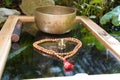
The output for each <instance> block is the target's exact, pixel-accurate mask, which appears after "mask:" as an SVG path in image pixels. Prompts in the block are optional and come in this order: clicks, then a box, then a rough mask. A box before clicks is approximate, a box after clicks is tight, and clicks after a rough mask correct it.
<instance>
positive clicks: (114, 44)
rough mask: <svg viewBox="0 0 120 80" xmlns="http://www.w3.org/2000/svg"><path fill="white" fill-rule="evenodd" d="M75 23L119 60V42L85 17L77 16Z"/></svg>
mask: <svg viewBox="0 0 120 80" xmlns="http://www.w3.org/2000/svg"><path fill="white" fill-rule="evenodd" d="M76 21H77V22H81V23H82V24H83V25H84V26H85V27H86V28H87V29H88V30H89V31H90V32H91V33H92V34H93V35H94V36H95V37H96V38H97V39H98V40H99V41H100V42H101V43H102V44H103V45H104V46H105V47H106V48H108V49H109V50H111V51H112V52H113V53H112V54H113V55H114V56H116V57H117V58H119V59H120V42H119V41H118V40H117V39H115V38H114V37H112V36H111V35H110V34H108V33H107V32H106V31H105V30H104V29H102V28H101V27H100V26H99V25H97V24H96V23H95V22H93V21H92V20H91V19H89V18H88V17H86V16H77V17H76Z"/></svg>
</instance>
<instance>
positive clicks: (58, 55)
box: [33, 38, 82, 60]
mask: <svg viewBox="0 0 120 80" xmlns="http://www.w3.org/2000/svg"><path fill="white" fill-rule="evenodd" d="M60 39H64V40H66V41H71V42H74V43H77V45H76V46H75V47H74V49H73V50H72V51H70V52H67V53H57V52H55V51H54V50H48V49H45V48H43V47H42V46H39V45H38V44H40V43H44V42H49V41H51V42H57V41H58V40H60ZM81 46H82V42H81V41H80V40H78V39H76V38H55V39H42V40H39V41H36V42H34V43H33V47H34V48H35V50H37V51H38V52H43V53H45V54H48V55H50V56H54V57H56V58H59V59H60V60H65V59H67V58H70V57H72V56H74V55H75V54H76V53H77V51H78V50H79V49H80V48H81Z"/></svg>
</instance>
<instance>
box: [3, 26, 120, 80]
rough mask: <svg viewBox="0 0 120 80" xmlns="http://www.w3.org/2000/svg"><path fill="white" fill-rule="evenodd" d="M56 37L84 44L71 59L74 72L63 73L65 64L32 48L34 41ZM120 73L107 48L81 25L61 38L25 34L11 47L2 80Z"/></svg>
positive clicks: (41, 34)
mask: <svg viewBox="0 0 120 80" xmlns="http://www.w3.org/2000/svg"><path fill="white" fill-rule="evenodd" d="M55 37H57V38H58V37H74V38H77V39H79V40H81V41H82V43H83V45H82V48H81V49H80V50H79V51H78V53H77V54H76V55H75V56H73V57H72V58H70V59H69V60H70V61H71V62H72V63H73V64H74V70H73V71H70V72H66V71H64V68H63V63H62V61H60V60H57V59H56V58H53V57H50V56H47V55H42V54H40V53H37V52H36V51H34V49H33V46H32V44H33V42H34V41H37V40H39V39H44V38H55ZM119 72H120V63H119V61H117V60H116V59H115V57H114V56H112V55H111V54H109V52H106V49H105V48H104V46H103V45H102V44H101V43H100V42H99V41H97V40H96V38H95V37H94V36H92V35H91V33H89V31H87V30H86V29H85V28H84V27H82V26H81V25H76V28H75V29H74V30H72V31H71V32H70V33H67V34H62V35H49V34H45V33H42V32H38V33H37V34H36V36H32V35H30V34H28V33H26V32H23V33H22V35H21V39H20V41H19V42H18V43H13V44H12V48H11V51H10V54H9V57H8V60H7V64H6V67H5V70H4V74H3V76H2V80H20V79H28V78H45V77H52V76H71V75H75V74H77V73H87V74H89V75H93V74H112V73H119Z"/></svg>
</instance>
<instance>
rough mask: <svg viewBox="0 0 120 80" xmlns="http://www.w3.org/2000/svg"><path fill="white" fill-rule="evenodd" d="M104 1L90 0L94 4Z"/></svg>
mask: <svg viewBox="0 0 120 80" xmlns="http://www.w3.org/2000/svg"><path fill="white" fill-rule="evenodd" d="M102 2H103V0H91V1H90V4H91V5H92V4H99V3H102Z"/></svg>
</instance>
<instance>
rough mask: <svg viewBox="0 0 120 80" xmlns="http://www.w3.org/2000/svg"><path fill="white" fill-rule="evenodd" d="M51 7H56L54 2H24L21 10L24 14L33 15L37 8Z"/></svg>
mask: <svg viewBox="0 0 120 80" xmlns="http://www.w3.org/2000/svg"><path fill="white" fill-rule="evenodd" d="M49 5H55V2H54V0H22V3H21V5H20V8H21V10H22V11H23V13H24V14H26V15H33V14H34V11H35V9H36V8H38V7H40V6H49Z"/></svg>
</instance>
